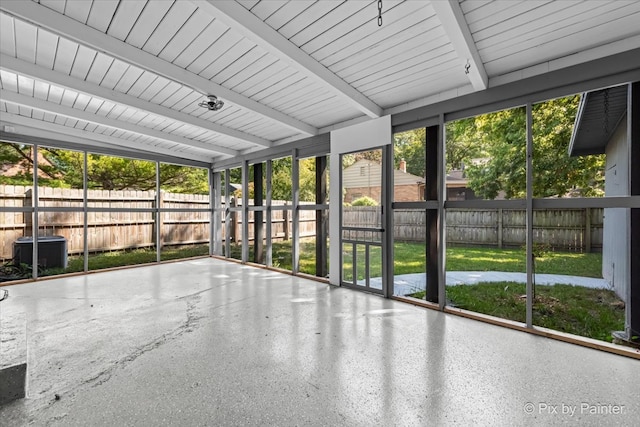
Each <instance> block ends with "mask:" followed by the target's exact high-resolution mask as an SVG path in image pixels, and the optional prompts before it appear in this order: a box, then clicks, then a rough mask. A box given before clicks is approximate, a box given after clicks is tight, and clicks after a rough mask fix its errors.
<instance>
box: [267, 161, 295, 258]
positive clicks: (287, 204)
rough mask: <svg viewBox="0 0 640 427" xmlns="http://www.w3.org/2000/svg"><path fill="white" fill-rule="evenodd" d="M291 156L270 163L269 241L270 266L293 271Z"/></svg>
mask: <svg viewBox="0 0 640 427" xmlns="http://www.w3.org/2000/svg"><path fill="white" fill-rule="evenodd" d="M292 164H293V163H292V160H291V156H287V157H283V158H280V159H274V160H273V161H272V162H271V171H272V173H271V189H272V190H271V191H272V195H271V206H272V211H271V239H272V266H273V267H276V268H281V269H284V270H289V271H291V270H293V258H292V248H291V244H292V240H291V239H292V238H293V223H292V220H293V210H292V204H293V195H292V194H293V193H292V184H293V181H292V177H291V173H292Z"/></svg>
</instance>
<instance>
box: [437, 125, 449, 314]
mask: <svg viewBox="0 0 640 427" xmlns="http://www.w3.org/2000/svg"><path fill="white" fill-rule="evenodd" d="M437 144H438V150H437V154H438V165H437V171H436V173H437V175H438V179H437V182H438V194H437V197H438V224H437V227H438V240H437V244H436V251H437V254H438V263H437V268H438V306H439V307H440V309H441V310H443V309H444V306H445V305H446V302H447V288H446V286H447V267H446V266H447V252H446V250H447V211H446V209H445V203H446V200H445V199H446V194H447V151H446V149H445V148H446V147H445V144H446V129H445V125H444V114H440V116H439V117H438V129H437Z"/></svg>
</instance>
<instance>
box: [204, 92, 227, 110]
mask: <svg viewBox="0 0 640 427" xmlns="http://www.w3.org/2000/svg"><path fill="white" fill-rule="evenodd" d="M207 97H208V98H209V100H208V101H202V102H201V103H199V104H198V107H203V108H207V109H208V110H209V111H218V110H219V109H221V108H222V107H223V106H224V101H222V100H221V99H218V97H217V96H215V95H207Z"/></svg>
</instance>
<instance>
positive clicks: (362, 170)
mask: <svg viewBox="0 0 640 427" xmlns="http://www.w3.org/2000/svg"><path fill="white" fill-rule="evenodd" d="M364 169H365V168H364V166H360V176H364V175H365V171H364Z"/></svg>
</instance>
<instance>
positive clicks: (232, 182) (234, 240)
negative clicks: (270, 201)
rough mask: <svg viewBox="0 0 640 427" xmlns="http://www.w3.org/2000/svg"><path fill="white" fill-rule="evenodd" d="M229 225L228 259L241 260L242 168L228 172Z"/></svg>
mask: <svg viewBox="0 0 640 427" xmlns="http://www.w3.org/2000/svg"><path fill="white" fill-rule="evenodd" d="M229 177H230V178H229V182H228V183H227V191H229V215H230V216H229V223H228V224H225V225H226V226H227V227H228V231H227V233H228V234H227V236H228V238H229V242H230V251H229V254H228V255H226V256H227V257H228V258H233V259H237V260H242V221H243V214H242V168H233V169H230V170H229Z"/></svg>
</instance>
